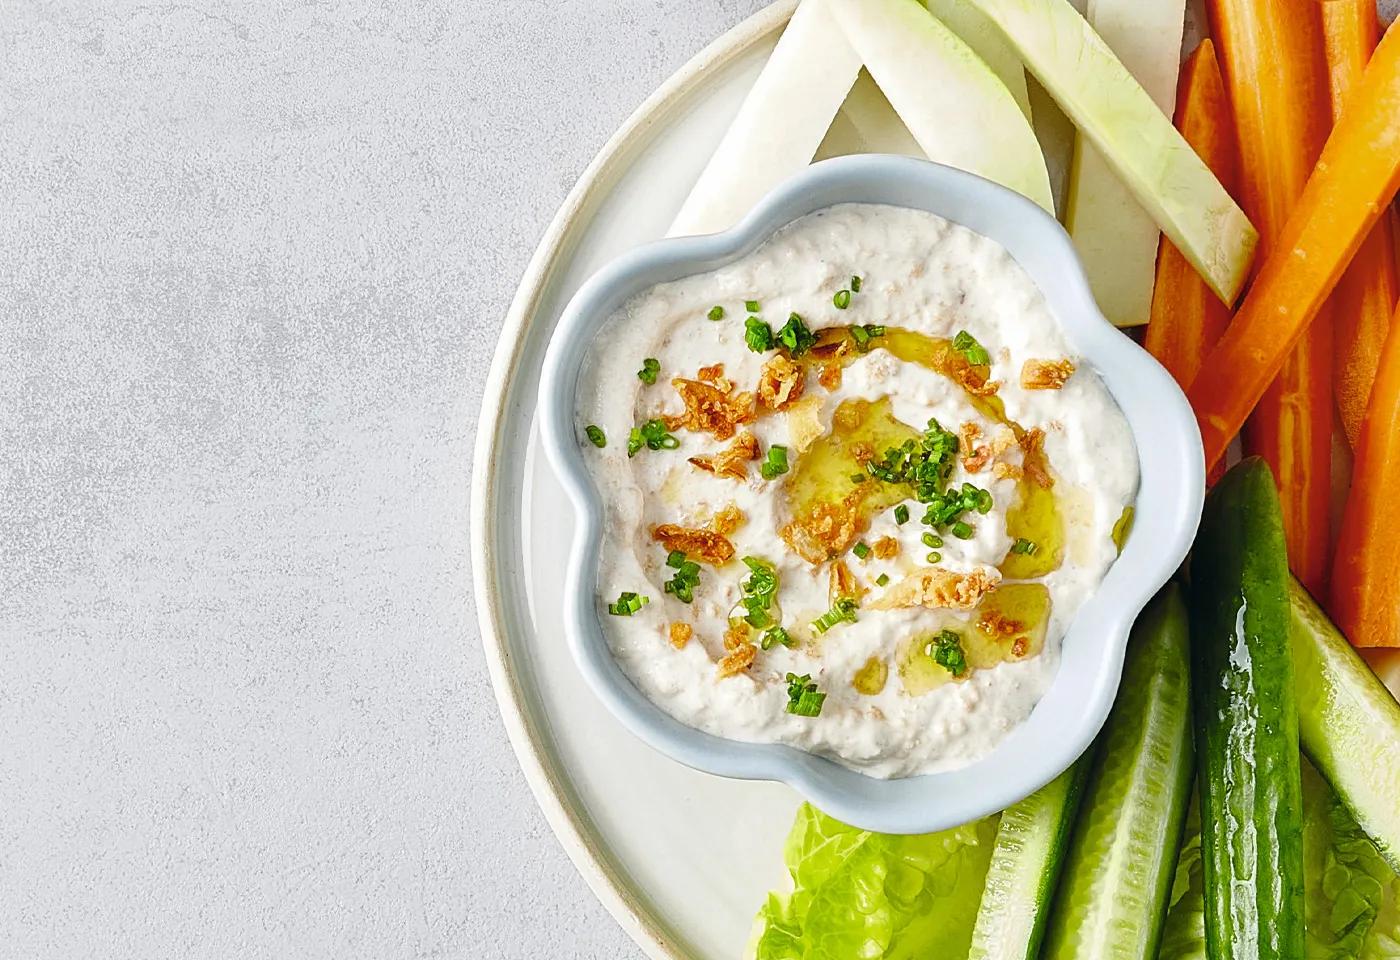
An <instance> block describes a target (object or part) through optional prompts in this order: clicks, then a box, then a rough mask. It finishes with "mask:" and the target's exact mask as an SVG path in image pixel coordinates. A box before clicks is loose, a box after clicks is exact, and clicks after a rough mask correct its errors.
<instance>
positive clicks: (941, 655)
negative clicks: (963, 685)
mask: <svg viewBox="0 0 1400 960" xmlns="http://www.w3.org/2000/svg"><path fill="white" fill-rule="evenodd" d="M924 653H926V654H928V655H929V656H930V657H932V658H933V662H934V663H936V664H938V665H939V666H940V667H942V668H943V669H945V670H947V671H948V672H949V673H951V674H952V675H953V676H955V677H961V676H962V675H963V674H965V673H967V655H966V654H964V653H963V645H962V637H960V636H958V634H956V633H955V632H953V631H952V630H940V631H939V632H938V634H937V636H935V637H934V638H933V639H932V640H930V641H929V642H928V643H926V644H924Z"/></svg>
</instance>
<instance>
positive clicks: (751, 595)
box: [739, 557, 778, 630]
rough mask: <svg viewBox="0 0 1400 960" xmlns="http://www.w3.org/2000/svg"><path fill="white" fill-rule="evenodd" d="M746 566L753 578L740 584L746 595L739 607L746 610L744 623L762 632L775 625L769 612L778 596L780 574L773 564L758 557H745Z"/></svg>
mask: <svg viewBox="0 0 1400 960" xmlns="http://www.w3.org/2000/svg"><path fill="white" fill-rule="evenodd" d="M744 566H746V567H748V568H749V572H750V574H751V576H750V577H749V578H748V579H747V580H745V581H744V582H743V583H741V584H739V589H740V590H742V591H743V594H744V595H743V598H742V599H740V601H739V605H740V606H741V607H743V608H744V622H745V623H747V624H748V625H749V626H751V627H754V628H755V629H758V630H762V629H763V628H764V627H769V626H772V625H773V615H772V614H771V613H770V612H769V610H770V608H771V607H772V606H773V601H774V599H775V598H776V597H777V595H778V573H777V571H776V570H774V569H773V565H772V564H771V563H769V562H768V561H767V560H761V559H759V558H758V557H745V558H744Z"/></svg>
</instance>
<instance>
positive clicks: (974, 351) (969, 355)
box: [953, 330, 992, 367]
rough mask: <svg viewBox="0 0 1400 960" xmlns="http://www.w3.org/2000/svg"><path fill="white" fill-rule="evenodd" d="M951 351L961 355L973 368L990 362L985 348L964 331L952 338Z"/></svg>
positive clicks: (990, 359)
mask: <svg viewBox="0 0 1400 960" xmlns="http://www.w3.org/2000/svg"><path fill="white" fill-rule="evenodd" d="M953 349H954V350H956V351H958V353H961V354H962V355H963V357H964V358H966V360H967V362H968V363H970V364H972V365H973V366H974V367H982V366H986V365H987V364H989V363H991V362H992V358H991V355H989V354H988V353H987V348H986V347H984V346H982V344H980V343H978V342H977V338H976V337H974V336H973V335H972V334H970V333H968V332H967V331H966V330H959V331H958V335H957V336H955V337H954V338H953Z"/></svg>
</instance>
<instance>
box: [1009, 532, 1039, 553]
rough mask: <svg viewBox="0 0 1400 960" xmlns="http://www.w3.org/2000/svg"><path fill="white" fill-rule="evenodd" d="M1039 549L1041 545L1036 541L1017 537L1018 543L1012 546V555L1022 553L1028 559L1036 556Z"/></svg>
mask: <svg viewBox="0 0 1400 960" xmlns="http://www.w3.org/2000/svg"><path fill="white" fill-rule="evenodd" d="M1039 549H1040V545H1039V544H1038V543H1036V542H1035V541H1034V540H1027V539H1026V538H1025V537H1017V538H1016V542H1015V543H1013V544H1012V545H1011V552H1012V553H1020V554H1024V555H1025V556H1028V557H1033V556H1035V554H1036V551H1037V550H1039Z"/></svg>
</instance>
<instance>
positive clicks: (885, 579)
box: [875, 573, 890, 587]
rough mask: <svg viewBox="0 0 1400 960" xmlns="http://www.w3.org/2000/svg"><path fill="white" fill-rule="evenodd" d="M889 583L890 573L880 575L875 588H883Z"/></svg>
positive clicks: (876, 579)
mask: <svg viewBox="0 0 1400 960" xmlns="http://www.w3.org/2000/svg"><path fill="white" fill-rule="evenodd" d="M889 582H890V575H889V574H888V573H882V574H880V575H879V576H878V577H876V578H875V586H877V587H883V586H884V585H885V584H887V583H889Z"/></svg>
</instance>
